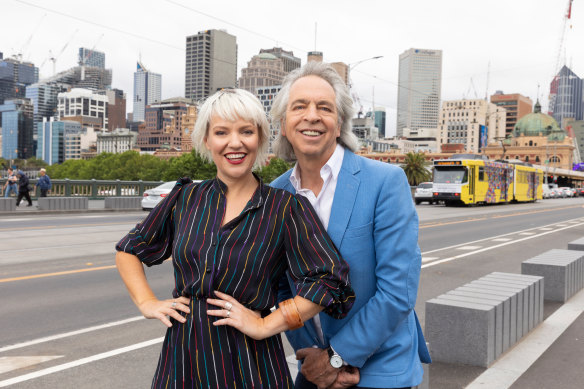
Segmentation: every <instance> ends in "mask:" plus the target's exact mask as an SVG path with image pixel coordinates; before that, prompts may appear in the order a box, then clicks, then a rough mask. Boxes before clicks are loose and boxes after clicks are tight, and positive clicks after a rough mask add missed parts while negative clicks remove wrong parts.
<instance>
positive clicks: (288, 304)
mask: <svg viewBox="0 0 584 389" xmlns="http://www.w3.org/2000/svg"><path fill="white" fill-rule="evenodd" d="M279 306H280V309H281V310H282V315H284V320H286V324H287V325H288V329H289V330H295V329H298V328H300V327H302V326H303V325H304V324H303V323H302V318H301V317H300V312H298V307H297V306H296V302H295V301H294V299H293V298H292V299H288V300H284V301H282V302H280V303H279Z"/></svg>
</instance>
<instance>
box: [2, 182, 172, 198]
mask: <svg viewBox="0 0 584 389" xmlns="http://www.w3.org/2000/svg"><path fill="white" fill-rule="evenodd" d="M37 181H38V180H36V179H30V180H29V182H30V185H31V186H32V187H33V188H34V189H33V191H32V192H30V197H32V198H37V197H39V196H40V194H41V191H40V189H39V188H38V187H35V184H36V183H37ZM5 182H6V178H2V179H0V192H1V195H2V196H4V189H3V188H4V183H5ZM162 183H163V181H120V180H69V179H64V180H53V179H51V184H52V188H51V190H50V192H49V193H48V196H49V197H73V196H80V197H88V198H89V199H91V200H102V199H105V198H106V197H125V196H127V197H133V196H142V195H143V194H144V191H146V190H148V189H152V188H155V187H157V186H158V185H160V184H162Z"/></svg>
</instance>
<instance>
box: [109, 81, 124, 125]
mask: <svg viewBox="0 0 584 389" xmlns="http://www.w3.org/2000/svg"><path fill="white" fill-rule="evenodd" d="M105 95H106V96H107V98H108V105H107V129H108V130H109V131H113V130H115V129H116V128H126V94H125V93H124V91H123V90H120V89H110V90H107V91H106V92H105Z"/></svg>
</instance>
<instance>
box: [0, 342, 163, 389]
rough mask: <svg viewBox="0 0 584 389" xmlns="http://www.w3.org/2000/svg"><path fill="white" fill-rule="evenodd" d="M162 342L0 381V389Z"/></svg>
mask: <svg viewBox="0 0 584 389" xmlns="http://www.w3.org/2000/svg"><path fill="white" fill-rule="evenodd" d="M163 340H164V337H161V338H156V339H152V340H147V341H145V342H141V343H136V344H133V345H130V346H127V347H122V348H118V349H115V350H111V351H107V352H105V353H101V354H96V355H92V356H90V357H87V358H82V359H78V360H76V361H71V362H68V363H63V364H62V365H57V366H53V367H49V368H47V369H43V370H39V371H35V372H33V373H29V374H25V375H21V376H18V377H14V378H10V379H7V380H4V381H0V388H4V387H6V386H9V385H14V384H17V383H19V382H24V381H28V380H32V379H35V378H39V377H42V376H45V375H47V374H52V373H56V372H59V371H63V370H67V369H71V368H73V367H77V366H81V365H85V364H87V363H92V362H95V361H99V360H100V359H105V358H109V357H113V356H116V355H119V354H124V353H127V352H130V351H134V350H139V349H141V348H144V347H149V346H152V345H155V344H157V343H162V341H163Z"/></svg>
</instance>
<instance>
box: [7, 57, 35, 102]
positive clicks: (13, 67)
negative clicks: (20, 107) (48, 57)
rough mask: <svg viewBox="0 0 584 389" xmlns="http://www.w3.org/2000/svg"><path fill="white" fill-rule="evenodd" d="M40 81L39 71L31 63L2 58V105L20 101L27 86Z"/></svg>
mask: <svg viewBox="0 0 584 389" xmlns="http://www.w3.org/2000/svg"><path fill="white" fill-rule="evenodd" d="M38 80H39V69H38V68H37V67H36V66H34V65H33V64H32V63H30V62H22V61H19V60H17V59H14V58H6V59H3V58H0V104H2V103H4V100H7V99H20V98H23V97H24V95H25V88H26V86H27V85H30V84H34V83H35V82H37V81H38Z"/></svg>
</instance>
